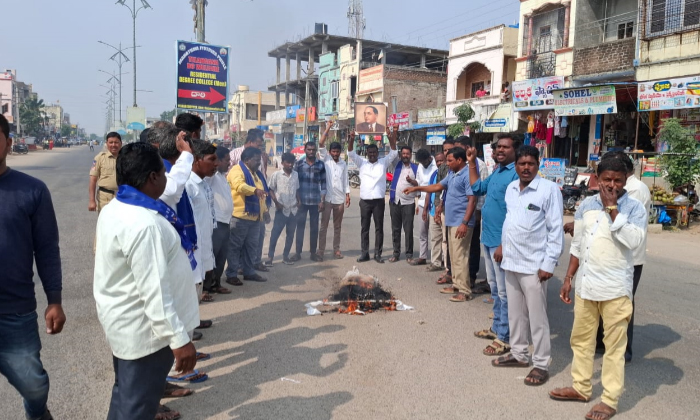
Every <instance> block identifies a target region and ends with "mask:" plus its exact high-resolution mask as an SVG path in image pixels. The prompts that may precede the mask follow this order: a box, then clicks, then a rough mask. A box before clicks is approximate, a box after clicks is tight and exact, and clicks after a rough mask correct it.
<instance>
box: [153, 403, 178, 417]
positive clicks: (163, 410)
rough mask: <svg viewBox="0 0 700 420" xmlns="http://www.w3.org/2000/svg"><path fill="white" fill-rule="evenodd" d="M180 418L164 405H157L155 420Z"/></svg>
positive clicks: (175, 412)
mask: <svg viewBox="0 0 700 420" xmlns="http://www.w3.org/2000/svg"><path fill="white" fill-rule="evenodd" d="M180 418H182V416H180V413H179V412H177V411H175V410H173V409H171V408H169V407H166V406H164V405H159V406H158V411H157V412H156V417H155V420H178V419H180Z"/></svg>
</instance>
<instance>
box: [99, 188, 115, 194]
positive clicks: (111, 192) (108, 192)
mask: <svg viewBox="0 0 700 420" xmlns="http://www.w3.org/2000/svg"><path fill="white" fill-rule="evenodd" d="M97 189H98V190H100V191H102V192H106V193H107V194H112V195H114V191H112V190H108V189H107V188H104V187H97Z"/></svg>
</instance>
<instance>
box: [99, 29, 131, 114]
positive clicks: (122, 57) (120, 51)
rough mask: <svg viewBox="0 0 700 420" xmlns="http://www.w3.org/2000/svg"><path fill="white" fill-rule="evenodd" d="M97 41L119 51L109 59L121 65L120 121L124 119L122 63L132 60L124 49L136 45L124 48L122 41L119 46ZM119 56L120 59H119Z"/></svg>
mask: <svg viewBox="0 0 700 420" xmlns="http://www.w3.org/2000/svg"><path fill="white" fill-rule="evenodd" d="M97 42H99V43H100V44H104V45H106V46H108V47H111V48H113V49H115V50H116V51H117V52H116V53H114V54H113V55H112V56H111V57H109V59H110V60H113V61H114V62H115V63H117V67H119V79H118V81H119V121H123V120H122V65H124V63H128V62H129V61H131V60H129V57H127V56H126V54H124V51H126V50H128V49H131V48H134V47H127V48H122V43H121V42H120V43H119V48H117V47H115V46H114V45H110V44H108V43H106V42H103V41H97ZM134 51H136V48H134ZM117 58H119V60H118V61H117ZM100 71H102V70H100ZM105 73H107V72H105ZM108 74H109V73H108Z"/></svg>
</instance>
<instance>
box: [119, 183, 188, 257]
mask: <svg viewBox="0 0 700 420" xmlns="http://www.w3.org/2000/svg"><path fill="white" fill-rule="evenodd" d="M116 199H117V200H118V201H120V202H122V203H124V204H129V205H132V206H138V207H143V208H145V209H149V210H155V211H157V212H158V214H160V215H161V216H163V217H165V219H166V220H167V221H168V222H170V224H171V225H172V226H173V227H174V228H175V230H176V231H177V234H178V235H179V236H180V245H182V248H183V249H184V250H185V252H186V253H187V258H188V259H189V260H190V266H191V267H192V269H193V270H194V269H195V268H196V267H197V261H196V260H195V259H194V248H195V246H194V244H193V243H192V241H190V239H189V238H188V237H187V232H185V225H184V224H183V223H182V221H181V220H180V219H179V218H178V217H177V214H176V213H175V210H173V209H171V208H170V207H169V206H168V205H167V204H165V203H164V202H162V201H161V200H154V199H153V198H151V197H149V196H147V195H146V194H144V193H142V192H141V191H139V190H137V189H136V188H134V187H132V186H130V185H120V186H119V190H118V191H117V196H116Z"/></svg>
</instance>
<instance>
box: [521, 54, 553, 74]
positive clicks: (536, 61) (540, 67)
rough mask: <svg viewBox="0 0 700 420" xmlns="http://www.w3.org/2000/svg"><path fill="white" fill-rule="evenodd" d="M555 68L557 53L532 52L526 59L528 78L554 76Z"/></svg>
mask: <svg viewBox="0 0 700 420" xmlns="http://www.w3.org/2000/svg"><path fill="white" fill-rule="evenodd" d="M556 69H557V55H556V54H555V53H554V52H552V51H550V52H546V53H542V54H533V55H531V56H530V57H528V59H527V74H528V79H538V78H540V77H548V76H554V75H555V73H556Z"/></svg>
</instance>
